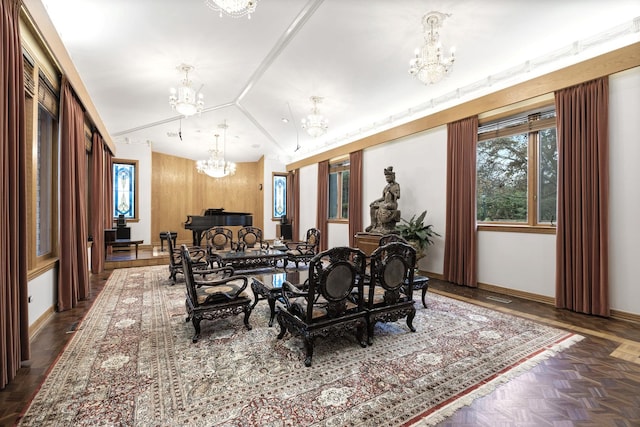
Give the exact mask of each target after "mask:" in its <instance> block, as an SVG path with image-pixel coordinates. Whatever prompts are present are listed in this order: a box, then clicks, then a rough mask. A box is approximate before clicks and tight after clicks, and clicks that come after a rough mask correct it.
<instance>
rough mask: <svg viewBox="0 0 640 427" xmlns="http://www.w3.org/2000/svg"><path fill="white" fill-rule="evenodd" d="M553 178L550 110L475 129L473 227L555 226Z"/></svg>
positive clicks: (554, 156)
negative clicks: (474, 207)
mask: <svg viewBox="0 0 640 427" xmlns="http://www.w3.org/2000/svg"><path fill="white" fill-rule="evenodd" d="M557 172H558V147H557V142H556V114H555V109H553V107H549V108H548V109H546V110H539V111H535V112H529V113H526V114H523V115H519V116H517V117H512V118H509V119H506V120H501V121H497V122H493V123H486V124H482V125H480V126H479V129H478V148H477V221H478V223H479V224H480V225H482V224H494V225H500V224H502V225H518V226H530V227H536V226H537V227H545V226H546V227H549V226H555V221H556V206H557Z"/></svg>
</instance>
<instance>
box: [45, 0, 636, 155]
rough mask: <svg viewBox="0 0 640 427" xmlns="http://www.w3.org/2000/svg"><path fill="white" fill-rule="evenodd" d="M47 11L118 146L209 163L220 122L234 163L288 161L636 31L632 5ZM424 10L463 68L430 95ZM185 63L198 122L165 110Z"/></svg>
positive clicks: (306, 4)
mask: <svg viewBox="0 0 640 427" xmlns="http://www.w3.org/2000/svg"><path fill="white" fill-rule="evenodd" d="M43 4H44V5H45V7H46V8H47V10H48V12H49V15H50V17H51V19H52V21H53V23H54V25H55V26H56V28H57V30H58V32H59V34H60V37H61V39H62V40H63V42H64V44H65V46H66V47H67V50H68V52H69V54H70V56H71V58H72V60H73V62H74V64H75V66H76V68H77V70H78V72H79V74H80V76H81V78H82V80H83V82H84V84H85V86H86V88H87V90H88V92H89V94H90V96H91V98H92V100H93V103H94V104H95V106H96V108H97V110H98V113H99V114H100V116H101V118H102V120H103V122H104V124H105V126H106V128H107V130H108V132H109V133H110V134H111V137H112V138H113V139H114V141H116V143H118V144H120V143H132V144H146V143H150V145H151V147H152V150H153V151H157V152H161V153H165V154H170V155H174V156H180V157H185V158H190V159H194V160H196V159H203V158H206V157H207V155H208V154H207V150H208V149H209V148H210V147H211V146H212V144H213V143H214V141H215V138H214V136H213V135H214V134H215V133H217V132H220V129H219V128H218V125H219V124H220V123H222V122H223V121H224V120H226V121H227V123H228V125H229V128H228V130H227V144H226V145H227V146H226V151H227V155H226V157H227V159H228V160H232V161H236V162H246V161H257V160H258V159H259V158H260V157H261V156H263V155H265V156H268V157H275V158H279V159H280V160H281V161H283V162H284V163H288V162H290V161H294V160H299V159H301V158H304V157H307V156H309V155H312V154H314V153H316V152H318V151H322V150H325V149H328V148H332V147H334V146H337V145H341V144H345V143H348V142H351V141H353V140H357V139H359V138H362V137H363V136H366V135H367V134H371V133H374V132H376V131H380V130H382V129H386V128H389V127H392V126H394V125H397V124H399V123H402V122H407V121H409V120H411V119H415V118H417V117H419V116H423V115H426V114H429V113H431V112H434V111H437V110H439V109H443V108H445V107H447V106H450V105H452V104H454V103H458V102H461V101H464V100H466V99H470V98H473V97H477V96H479V95H482V94H485V93H487V92H490V91H493V90H495V89H497V88H499V87H504V86H508V85H511V84H513V83H517V82H519V81H523V80H526V79H529V78H532V77H534V76H536V75H540V74H543V73H545V72H548V71H551V70H554V69H558V68H561V67H564V66H566V65H569V64H571V63H574V62H578V61H581V60H583V59H586V58H588V57H592V56H595V55H597V54H599V53H602V52H603V51H607V50H611V49H613V48H616V47H620V46H623V45H628V44H630V43H631V42H636V41H638V37H639V34H640V33H638V28H639V27H640V18H639V17H640V1H638V0H608V1H605V0H563V1H559V0H538V1H537V2H531V1H514V0H486V1H477V0H476V1H472V0H436V1H426V0H399V1H391V0H366V1H365V0H324V1H323V0H260V1H259V2H258V5H257V9H256V11H255V13H254V14H253V15H252V16H251V19H247V18H246V17H245V18H237V19H234V18H231V17H227V16H223V17H219V15H218V13H217V12H214V11H212V10H210V9H209V8H208V7H207V6H206V5H205V3H204V0H43ZM429 11H439V12H443V13H447V14H451V16H450V17H449V18H447V19H446V20H445V21H444V24H443V29H442V31H441V36H442V42H443V45H444V47H445V49H447V50H448V48H449V47H452V46H455V49H456V62H455V65H454V67H453V71H452V73H451V74H450V76H448V77H447V78H446V79H445V80H443V81H442V82H440V83H437V84H435V85H428V86H425V85H424V84H422V83H420V82H418V81H416V80H414V79H413V78H412V77H411V76H410V75H409V74H408V71H407V69H408V64H409V59H410V58H411V57H412V56H413V51H414V49H415V48H416V47H417V46H419V45H420V43H421V41H422V27H421V18H422V15H424V14H425V13H426V12H429ZM634 19H635V26H636V27H635V28H636V30H635V31H636V32H635V33H632V32H630V31H629V30H628V28H631V27H632V24H633V21H634ZM612 29H614V30H612ZM575 42H580V46H581V47H580V49H578V50H579V53H576V52H573V51H572V49H573V47H575V46H576V45H575V44H574V43H575ZM181 63H186V64H190V65H193V66H194V67H195V70H194V71H193V72H192V73H191V74H190V77H191V78H192V80H193V85H194V87H195V88H196V89H197V88H199V87H201V88H202V92H203V93H204V95H205V111H204V112H203V113H202V114H201V116H199V117H197V116H196V117H190V118H186V119H185V118H182V119H181V118H180V116H179V115H178V114H177V113H176V112H174V111H172V110H171V108H170V106H169V103H168V96H169V88H170V87H175V86H177V83H178V81H179V80H181V79H182V77H183V75H182V74H181V73H180V72H179V71H178V70H177V68H176V67H178V66H179V65H180V64H181ZM312 95H315V96H321V97H323V98H324V101H323V102H322V103H321V104H320V105H319V110H320V112H321V113H322V114H323V115H324V116H325V117H327V119H328V120H329V130H328V132H327V134H326V135H325V136H323V137H320V138H317V139H313V138H311V137H309V136H308V135H306V133H305V132H304V131H303V130H301V129H300V119H301V118H302V117H303V116H305V115H306V114H308V113H309V112H310V109H311V106H312V104H311V101H310V100H309V98H310V97H311V96H312ZM289 107H290V109H291V113H292V114H291V113H290V112H289ZM291 116H293V120H291V118H292V117H291ZM283 117H286V118H289V119H290V120H289V123H284V122H283V121H282V118H283ZM179 132H180V133H181V135H182V140H180V138H179V137H178V136H177V135H178V133H179ZM222 143H223V141H222V138H221V139H220V144H222ZM297 147H300V148H299V149H298V150H297V151H296V148H297ZM116 154H117V153H116Z"/></svg>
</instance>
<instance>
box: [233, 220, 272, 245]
mask: <svg viewBox="0 0 640 427" xmlns="http://www.w3.org/2000/svg"><path fill="white" fill-rule="evenodd" d="M237 245H238V250H242V249H245V248H247V249H253V248H255V247H256V245H257V246H258V247H257V248H258V249H269V242H265V241H264V239H263V237H262V229H260V228H258V227H252V226H245V227H242V228H241V229H240V230H238V243H237Z"/></svg>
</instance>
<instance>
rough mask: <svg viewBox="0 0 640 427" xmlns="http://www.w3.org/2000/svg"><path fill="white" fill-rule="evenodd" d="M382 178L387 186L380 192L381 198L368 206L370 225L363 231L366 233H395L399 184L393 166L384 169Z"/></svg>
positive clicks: (398, 218)
mask: <svg viewBox="0 0 640 427" xmlns="http://www.w3.org/2000/svg"><path fill="white" fill-rule="evenodd" d="M384 177H385V179H386V180H387V185H386V186H385V187H384V189H383V190H382V197H380V198H379V199H376V200H374V201H373V202H371V204H369V209H370V215H371V225H370V226H368V227H367V228H366V229H365V231H366V232H368V233H379V234H389V233H397V231H396V223H397V222H398V221H400V211H399V210H398V199H399V198H400V184H398V183H397V182H396V173H395V172H394V171H393V166H389V167H387V168H385V169H384Z"/></svg>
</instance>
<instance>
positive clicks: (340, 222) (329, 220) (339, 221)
mask: <svg viewBox="0 0 640 427" xmlns="http://www.w3.org/2000/svg"><path fill="white" fill-rule="evenodd" d="M327 222H328V223H330V224H349V220H348V219H328V220H327Z"/></svg>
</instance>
